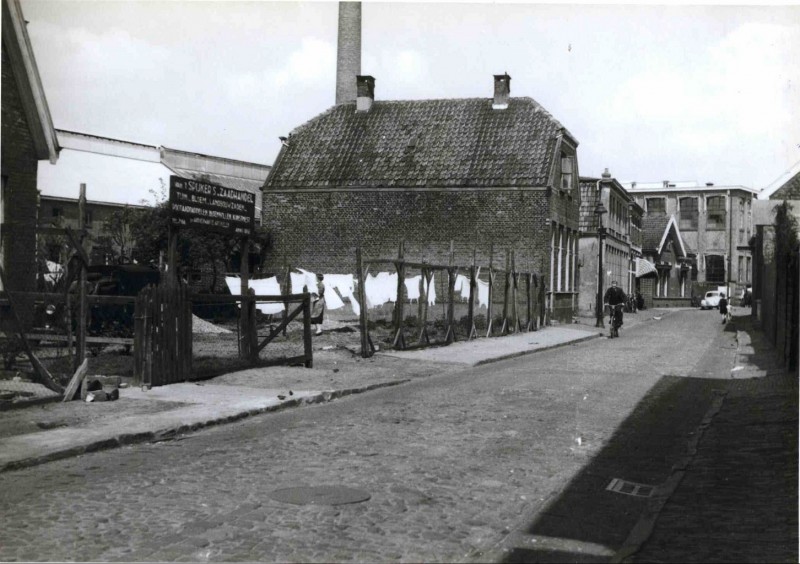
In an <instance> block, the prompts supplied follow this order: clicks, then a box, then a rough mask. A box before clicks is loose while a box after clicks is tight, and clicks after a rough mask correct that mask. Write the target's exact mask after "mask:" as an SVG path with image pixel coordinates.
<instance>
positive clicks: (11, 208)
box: [0, 0, 59, 313]
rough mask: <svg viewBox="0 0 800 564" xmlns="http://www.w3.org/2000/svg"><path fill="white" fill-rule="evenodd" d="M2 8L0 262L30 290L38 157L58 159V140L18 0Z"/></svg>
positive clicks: (13, 281)
mask: <svg viewBox="0 0 800 564" xmlns="http://www.w3.org/2000/svg"><path fill="white" fill-rule="evenodd" d="M2 10H3V18H2V26H3V32H2V44H3V45H2V65H0V66H1V67H2V75H3V77H2V120H0V121H1V122H2V143H0V145H2V157H1V158H0V162H1V163H2V185H1V186H0V264H1V265H2V266H3V270H4V271H5V274H6V277H7V283H8V289H11V290H28V289H30V288H33V287H34V283H35V280H36V218H37V206H38V192H37V188H36V177H37V168H38V163H39V161H48V162H49V163H51V164H55V163H56V161H57V159H58V152H59V146H58V141H57V139H56V133H55V130H54V129H53V122H52V119H51V117H50V110H49V109H48V106H47V99H46V97H45V94H44V89H43V87H42V82H41V79H40V77H39V71H38V69H37V66H36V59H35V58H34V55H33V48H32V46H31V42H30V38H29V37H28V32H27V31H26V28H25V25H26V24H25V18H24V16H23V14H22V8H21V7H20V4H19V1H18V0H2ZM2 289H3V288H2V284H0V290H2ZM22 309H23V310H24V309H26V308H22ZM3 313H4V312H3Z"/></svg>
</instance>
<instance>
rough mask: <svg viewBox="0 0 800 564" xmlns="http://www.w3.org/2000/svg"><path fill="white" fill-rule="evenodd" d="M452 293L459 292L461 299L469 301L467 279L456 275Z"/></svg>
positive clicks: (461, 275)
mask: <svg viewBox="0 0 800 564" xmlns="http://www.w3.org/2000/svg"><path fill="white" fill-rule="evenodd" d="M453 291H454V292H461V297H462V298H463V299H465V300H468V299H469V278H467V277H466V276H464V275H463V274H457V275H456V285H455V287H454V288H453Z"/></svg>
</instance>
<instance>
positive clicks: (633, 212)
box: [579, 169, 642, 313]
mask: <svg viewBox="0 0 800 564" xmlns="http://www.w3.org/2000/svg"><path fill="white" fill-rule="evenodd" d="M580 188H581V208H580V232H581V236H580V251H579V252H580V262H579V264H580V267H581V268H580V285H579V289H580V293H579V305H580V310H581V311H582V312H584V313H585V312H593V311H595V307H596V301H597V291H598V274H599V273H598V266H599V264H598V261H599V246H600V244H601V241H602V257H603V273H602V277H603V288H608V287H609V286H610V284H611V282H617V284H618V285H619V286H620V287H621V288H622V289H623V291H624V292H625V293H626V294H628V295H630V294H631V293H634V292H635V291H636V267H637V262H638V260H639V259H640V258H641V257H642V208H641V206H640V205H639V204H637V203H636V201H634V199H633V197H631V195H630V194H628V192H627V191H626V190H625V188H624V187H623V186H622V184H620V183H619V181H617V179H615V178H613V177H612V176H611V174H610V173H609V171H608V169H606V170H605V172H603V174H602V175H601V177H600V178H594V177H581V179H580ZM598 203H601V204H602V206H603V209H604V211H605V213H603V214H601V215H598V214H597V213H596V212H597V205H598ZM601 222H602V227H603V229H604V232H603V237H602V238H600V237H598V227H600V225H601Z"/></svg>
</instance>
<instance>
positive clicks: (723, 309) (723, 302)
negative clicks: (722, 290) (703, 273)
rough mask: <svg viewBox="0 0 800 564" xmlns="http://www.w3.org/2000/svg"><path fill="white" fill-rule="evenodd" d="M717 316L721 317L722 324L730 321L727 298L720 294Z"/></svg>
mask: <svg viewBox="0 0 800 564" xmlns="http://www.w3.org/2000/svg"><path fill="white" fill-rule="evenodd" d="M719 314H720V315H721V316H722V323H725V322H726V321H728V320H729V319H730V308H729V307H728V298H726V297H725V294H721V295H720V298H719Z"/></svg>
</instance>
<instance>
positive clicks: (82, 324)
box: [72, 184, 89, 370]
mask: <svg viewBox="0 0 800 564" xmlns="http://www.w3.org/2000/svg"><path fill="white" fill-rule="evenodd" d="M78 232H79V235H78V237H79V238H78V243H79V244H80V245H81V246H83V238H84V235H85V233H86V184H81V191H80V196H79V197H78ZM87 266H89V265H88V264H85V263H83V262H81V266H80V271H79V276H78V284H79V286H78V350H77V351H76V354H75V361H74V365H73V367H72V369H73V370H77V369H78V367H79V366H80V365H81V363H83V359H84V358H86V329H87V327H86V321H87V319H86V318H87V316H88V311H87V310H88V308H87V304H86V267H87Z"/></svg>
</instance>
